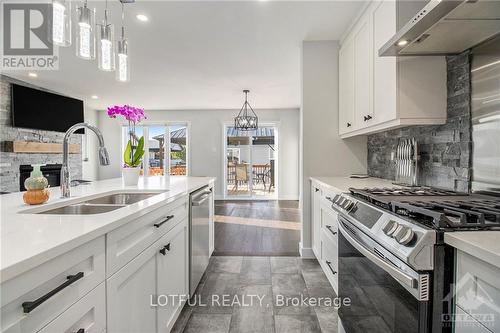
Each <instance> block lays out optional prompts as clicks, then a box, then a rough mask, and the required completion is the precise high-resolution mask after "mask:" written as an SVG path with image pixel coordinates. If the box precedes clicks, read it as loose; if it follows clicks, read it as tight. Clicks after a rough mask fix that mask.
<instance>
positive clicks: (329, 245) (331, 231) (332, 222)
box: [319, 198, 338, 293]
mask: <svg viewBox="0 0 500 333" xmlns="http://www.w3.org/2000/svg"><path fill="white" fill-rule="evenodd" d="M320 220H321V232H320V241H321V260H320V261H319V262H320V264H321V267H322V268H323V271H324V272H325V275H326V277H327V278H328V280H329V281H330V284H331V285H332V287H333V289H334V290H335V292H336V293H338V274H337V272H338V225H337V223H338V222H337V213H336V212H335V211H334V210H333V208H332V207H331V202H330V200H328V199H326V198H324V200H323V201H322V202H321V204H320Z"/></svg>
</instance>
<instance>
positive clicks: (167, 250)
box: [160, 243, 170, 255]
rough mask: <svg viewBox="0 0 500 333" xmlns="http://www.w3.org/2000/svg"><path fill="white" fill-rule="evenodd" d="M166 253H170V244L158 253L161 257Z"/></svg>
mask: <svg viewBox="0 0 500 333" xmlns="http://www.w3.org/2000/svg"><path fill="white" fill-rule="evenodd" d="M167 252H170V243H168V244H167V245H165V246H164V247H163V248H162V249H161V250H160V253H161V254H163V255H166V254H167Z"/></svg>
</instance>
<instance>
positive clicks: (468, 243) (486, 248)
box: [444, 231, 500, 268]
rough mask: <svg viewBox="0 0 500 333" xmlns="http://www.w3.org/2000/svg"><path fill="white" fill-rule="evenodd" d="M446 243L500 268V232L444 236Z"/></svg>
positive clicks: (462, 232) (467, 232)
mask: <svg viewBox="0 0 500 333" xmlns="http://www.w3.org/2000/svg"><path fill="white" fill-rule="evenodd" d="M444 241H445V243H447V244H449V245H451V246H453V247H454V248H457V249H459V250H461V251H463V252H465V253H468V254H470V255H471V256H474V257H476V258H479V259H481V260H483V261H485V262H487V263H489V264H491V265H494V266H496V267H498V268H500V231H461V232H460V231H458V232H449V233H446V234H445V235H444Z"/></svg>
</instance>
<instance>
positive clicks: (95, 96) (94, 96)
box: [90, 95, 99, 99]
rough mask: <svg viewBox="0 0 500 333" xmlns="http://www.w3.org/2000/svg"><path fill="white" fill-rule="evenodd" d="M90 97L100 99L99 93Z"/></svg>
mask: <svg viewBox="0 0 500 333" xmlns="http://www.w3.org/2000/svg"><path fill="white" fill-rule="evenodd" d="M90 98H92V99H98V98H99V96H97V95H92V96H90Z"/></svg>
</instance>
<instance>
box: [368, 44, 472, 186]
mask: <svg viewBox="0 0 500 333" xmlns="http://www.w3.org/2000/svg"><path fill="white" fill-rule="evenodd" d="M446 60H447V75H448V81H447V82H448V83H447V90H448V109H447V114H448V120H447V122H446V124H444V125H438V126H410V127H405V128H399V129H395V130H391V131H386V132H382V133H377V134H373V135H370V136H368V174H369V175H370V176H374V177H381V178H385V179H391V180H394V179H395V163H394V162H393V161H391V152H393V151H394V150H395V148H396V146H397V144H398V140H399V139H400V138H411V137H415V138H416V139H417V141H418V149H419V150H420V154H419V155H420V161H419V185H425V186H434V187H440V188H445V189H449V190H455V191H462V192H469V190H470V185H471V161H472V158H471V153H472V134H471V133H472V132H471V131H472V125H471V104H470V98H471V88H470V54H469V52H465V53H463V54H460V55H457V56H450V57H447V59H446Z"/></svg>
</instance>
